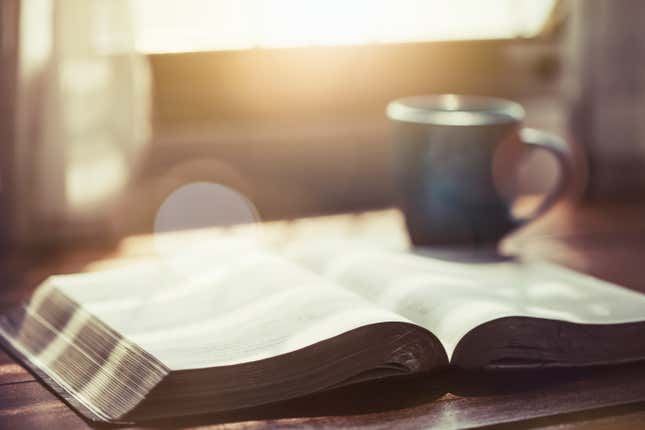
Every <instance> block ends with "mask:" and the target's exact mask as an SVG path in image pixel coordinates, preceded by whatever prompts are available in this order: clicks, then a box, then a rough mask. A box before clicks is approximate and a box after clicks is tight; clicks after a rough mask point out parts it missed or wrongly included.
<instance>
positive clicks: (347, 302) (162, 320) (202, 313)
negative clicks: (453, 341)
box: [51, 246, 407, 370]
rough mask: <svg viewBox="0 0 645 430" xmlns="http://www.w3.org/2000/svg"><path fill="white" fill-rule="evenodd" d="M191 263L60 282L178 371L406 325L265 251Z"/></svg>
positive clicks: (214, 253)
mask: <svg viewBox="0 0 645 430" xmlns="http://www.w3.org/2000/svg"><path fill="white" fill-rule="evenodd" d="M186 258H187V259H189V260H190V261H191V262H192V264H194V266H195V267H194V270H195V272H194V273H195V274H194V276H192V277H190V278H185V277H183V276H177V274H176V273H175V272H173V271H172V266H170V267H169V266H168V265H167V264H164V262H161V261H153V262H149V263H141V264H139V265H137V266H130V267H127V268H123V269H117V270H111V271H105V272H96V273H87V274H81V275H71V276H58V277H54V278H52V279H51V283H52V284H53V285H55V286H56V288H58V289H59V290H60V291H62V292H63V293H64V294H65V295H67V296H68V297H69V298H71V299H72V300H74V301H75V302H77V303H78V304H80V305H81V306H82V307H83V308H84V309H86V310H87V311H89V312H90V313H91V314H93V315H94V316H96V317H97V318H99V319H100V320H102V321H103V322H104V323H105V324H107V325H108V326H110V327H111V328H113V329H114V330H115V331H117V332H118V333H120V334H121V335H123V336H124V337H126V338H127V339H129V340H130V341H132V342H134V343H136V344H137V345H139V346H140V347H142V348H143V349H144V350H146V351H147V352H149V353H151V354H152V355H154V356H155V357H156V358H158V359H159V360H161V361H162V362H163V363H164V364H165V365H166V366H168V367H169V368H171V369H172V370H178V369H189V368H200V367H212V366H224V365H233V364H239V363H243V362H249V361H253V360H260V359H264V358H269V357H272V356H275V355H279V354H283V353H287V352H291V351H295V350H297V349H300V348H303V347H305V346H309V345H311V344H314V343H316V342H320V341H323V340H325V339H329V338H331V337H334V336H337V335H339V334H342V333H345V332H347V331H350V330H352V329H355V328H358V327H361V326H365V325H369V324H374V323H380V322H388V321H407V320H406V319H405V318H403V317H401V316H399V315H397V314H395V313H393V312H391V311H389V310H387V309H385V308H382V307H378V306H375V305H374V304H373V303H371V302H369V301H368V300H366V299H364V298H362V297H360V296H359V295H357V294H355V293H352V292H351V291H349V290H346V289H343V288H339V287H338V286H336V285H335V284H334V283H333V282H331V281H328V280H326V279H325V278H323V277H320V276H319V275H316V274H314V273H312V272H310V271H308V270H306V269H303V268H301V267H298V266H297V265H295V264H293V263H292V262H289V261H287V260H286V259H284V258H281V257H277V256H276V255H273V254H270V253H268V252H265V251H263V250H262V249H261V248H259V247H257V246H250V247H246V248H245V247H235V246H233V247H230V246H226V247H223V248H221V249H211V252H210V253H208V254H207V255H201V256H197V255H188V256H186ZM205 262H206V264H204V263H205ZM182 273H183V272H182Z"/></svg>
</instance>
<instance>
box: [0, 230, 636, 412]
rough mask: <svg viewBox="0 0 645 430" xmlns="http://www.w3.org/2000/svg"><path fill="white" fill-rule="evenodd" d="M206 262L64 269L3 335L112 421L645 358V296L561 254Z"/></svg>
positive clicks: (3, 326) (365, 253) (2, 328)
mask: <svg viewBox="0 0 645 430" xmlns="http://www.w3.org/2000/svg"><path fill="white" fill-rule="evenodd" d="M197 260H198V259H197ZM197 260H195V265H196V267H198V266H199V267H200V270H195V276H192V277H190V278H185V277H181V276H176V275H173V274H172V273H173V272H172V271H170V270H168V267H166V266H165V265H164V263H163V262H161V261H157V262H145V263H140V264H137V265H133V266H129V267H126V268H121V269H115V270H109V271H103V272H96V273H85V274H77V275H67V276H54V277H51V278H49V279H48V280H47V281H46V282H44V283H43V284H42V285H41V286H40V287H39V288H38V289H37V290H36V292H35V293H34V295H33V297H32V298H31V300H30V301H29V303H27V304H26V305H25V306H24V307H21V308H19V309H15V310H14V311H12V312H10V313H8V314H6V315H4V316H3V317H2V319H1V321H0V338H1V339H2V342H3V343H4V344H5V345H6V346H7V347H8V348H9V350H10V351H12V352H13V353H14V354H15V355H16V356H17V357H19V358H20V359H21V360H22V361H23V362H24V363H25V365H26V366H28V367H30V368H31V369H32V370H33V371H34V372H35V373H37V374H38V375H40V377H41V378H42V379H43V380H44V382H45V383H47V384H48V385H50V386H51V387H52V388H53V389H54V390H56V391H57V392H58V393H59V394H60V395H61V396H62V397H63V398H64V399H65V400H67V401H68V403H70V404H71V405H72V406H73V407H74V408H75V409H77V410H78V411H79V412H80V413H81V414H83V415H84V416H86V417H87V418H89V419H92V420H98V421H109V422H131V421H138V420H143V419H150V418H157V417H164V416H177V415H187V414H196V413H205V412H217V411H227V410H232V409H238V408H245V407H252V406H256V405H261V404H266V403H269V402H275V401H279V400H284V399H289V398H294V397H299V396H304V395H307V394H311V393H314V392H318V391H322V390H327V389H330V388H334V387H339V386H343V385H347V384H352V383H356V382H359V381H365V380H371V379H377V378H385V377H389V376H394V375H405V374H414V373H420V372H429V371H433V370H435V369H440V368H443V367H445V366H449V365H452V366H458V367H461V368H465V369H482V370H490V371H512V370H513V369H526V368H545V367H562V366H593V365H605V364H615V363H625V362H632V361H637V360H643V359H645V342H642V337H643V333H645V322H643V320H645V296H643V295H641V294H638V293H635V292H631V291H629V290H626V289H623V288H621V287H618V286H615V285H612V284H609V283H607V282H603V281H600V280H597V279H594V278H591V277H588V276H584V275H581V274H578V273H575V272H572V271H569V270H567V269H564V268H560V267H556V266H554V265H551V264H548V263H543V262H518V261H513V262H496V263H468V264H466V263H456V262H446V261H441V260H437V259H432V258H426V257H423V256H418V255H414V254H411V253H403V252H387V251H382V250H379V249H378V248H375V247H370V246H363V245H356V246H354V245H351V244H349V243H340V242H333V241H330V242H329V243H326V244H325V243H317V244H315V245H314V244H308V245H306V246H300V247H298V246H295V247H290V248H289V249H288V250H286V251H284V252H282V253H281V255H278V254H277V253H275V252H270V251H267V250H263V249H260V248H258V247H253V246H249V247H247V246H244V245H239V246H237V245H235V246H224V247H222V248H221V249H219V250H213V251H212V252H211V253H209V254H208V255H207V256H206V257H204V258H202V259H201V260H200V261H197ZM204 262H206V263H207V264H206V265H204V264H203V263H204Z"/></svg>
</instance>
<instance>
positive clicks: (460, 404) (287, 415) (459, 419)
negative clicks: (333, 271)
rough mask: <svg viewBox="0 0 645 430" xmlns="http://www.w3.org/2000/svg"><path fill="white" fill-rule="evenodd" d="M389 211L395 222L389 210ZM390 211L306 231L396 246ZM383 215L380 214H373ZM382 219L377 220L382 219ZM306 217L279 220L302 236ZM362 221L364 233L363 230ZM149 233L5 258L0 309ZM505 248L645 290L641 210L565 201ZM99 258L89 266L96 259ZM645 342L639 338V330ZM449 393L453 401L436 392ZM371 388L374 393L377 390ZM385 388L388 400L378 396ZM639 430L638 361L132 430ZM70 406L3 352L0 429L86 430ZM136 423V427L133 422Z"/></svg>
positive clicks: (351, 395)
mask: <svg viewBox="0 0 645 430" xmlns="http://www.w3.org/2000/svg"><path fill="white" fill-rule="evenodd" d="M393 214H394V215H393ZM395 214H396V213H395V212H393V211H390V212H387V213H385V214H381V215H379V216H378V217H376V218H377V219H378V221H377V222H374V219H375V217H374V216H373V215H345V216H342V217H341V218H338V217H335V218H324V219H320V220H317V221H315V223H314V224H315V225H316V226H318V227H317V228H316V229H313V230H311V231H310V230H309V227H307V228H306V229H305V230H307V231H308V233H307V234H313V235H315V234H321V232H325V234H328V233H329V231H336V233H338V234H340V235H343V234H345V232H344V230H343V229H347V228H348V227H347V226H352V227H351V228H352V229H357V230H360V231H361V232H362V233H361V234H368V235H375V238H376V240H386V241H388V240H394V241H396V240H400V237H394V236H396V235H397V234H400V232H398V233H397V232H394V231H393V230H391V227H388V226H391V225H393V224H392V223H390V221H392V220H391V219H390V218H393V217H394V218H396V215H395ZM379 217H380V218H379ZM383 220H385V221H386V222H382V221H383ZM314 224H312V223H311V222H310V221H307V222H305V223H304V224H302V222H295V223H294V222H292V223H278V224H274V225H273V227H272V228H273V229H274V230H276V229H277V230H280V229H285V228H286V229H287V230H289V229H291V230H293V229H294V228H295V230H299V231H300V232H302V225H306V226H310V225H314ZM367 225H369V228H363V227H365V226H367ZM150 243H151V239H150V238H149V237H138V238H131V239H127V240H125V241H123V242H122V243H121V245H120V246H118V247H116V248H115V247H112V248H102V247H95V248H87V247H81V248H79V249H73V250H69V249H67V250H64V251H54V252H49V253H46V254H44V255H40V256H35V255H31V256H10V257H9V258H8V259H7V260H6V261H4V262H3V263H2V271H1V272H0V277H1V279H0V281H1V284H0V285H1V286H2V287H1V290H0V292H1V293H0V311H2V310H5V309H7V308H8V307H10V306H12V305H14V304H15V303H17V302H19V301H20V300H22V299H24V298H26V297H27V296H28V295H29V294H30V292H31V291H32V290H33V288H34V287H35V286H36V285H37V284H38V283H39V282H41V281H42V280H43V279H44V278H45V277H47V276H48V275H50V274H54V273H72V272H76V271H79V270H87V269H88V268H96V267H104V266H105V265H107V264H116V263H115V262H117V263H118V262H122V261H123V260H124V259H125V260H126V261H129V260H130V259H136V258H138V257H141V256H144V255H146V254H147V253H148V252H150ZM503 247H504V249H506V250H508V251H510V252H515V253H520V254H522V255H525V256H528V257H532V258H533V257H538V258H548V259H551V260H554V261H557V262H560V263H562V264H565V265H568V266H570V267H572V268H575V269H578V270H581V271H585V272H588V273H591V274H593V275H596V276H599V277H601V278H604V279H607V280H610V281H613V282H616V283H619V284H622V285H625V286H628V287H630V288H633V289H636V290H640V291H643V292H645V206H611V205H605V206H598V205H596V206H588V207H575V206H572V205H569V204H563V205H561V206H560V207H558V208H556V209H554V210H553V211H551V213H550V214H548V215H547V216H546V217H545V218H543V219H542V220H541V221H539V222H537V223H534V224H532V225H530V226H529V227H527V228H525V229H524V230H522V231H520V232H518V233H516V234H515V235H513V236H512V237H511V238H509V239H508V240H507V241H506V242H505V243H504V245H503ZM97 262H98V263H97ZM643 341H645V333H644V334H643ZM446 392H449V393H450V394H445V393H446ZM376 393H378V394H376ZM383 393H385V394H383ZM488 425H498V426H501V427H512V428H536V427H537V428H558V429H569V428H582V427H584V428H598V429H600V428H634V429H636V428H638V429H641V428H643V426H644V425H645V365H630V366H622V367H615V368H596V369H588V370H584V371H576V372H572V371H557V372H549V373H546V374H545V373H541V374H540V373H538V374H522V375H514V376H513V377H512V378H506V377H505V378H499V377H495V378H492V377H487V376H483V375H479V376H477V375H472V374H461V373H459V372H458V371H454V370H450V371H445V372H443V373H438V374H432V375H428V376H426V377H424V378H416V379H414V380H405V379H404V380H393V381H387V380H386V381H378V382H372V383H368V384H364V385H362V386H359V387H348V388H343V389H340V390H336V391H333V392H329V393H323V394H318V395H315V396H311V397H310V398H307V399H299V400H295V401H289V402H284V403H282V404H279V405H272V406H267V407H264V408H257V409H254V410H252V411H239V412H235V413H229V414H225V415H211V416H201V417H191V418H182V419H176V420H164V421H157V422H151V423H145V425H142V426H141V427H136V428H143V427H146V428H161V427H165V428H167V427H172V428H176V427H200V428H215V427H217V428H230V429H241V428H244V429H247V428H265V427H287V428H290V427H296V428H300V427H304V426H307V427H311V428H323V427H368V428H426V427H434V426H436V427H438V428H463V427H479V426H488ZM89 427H90V424H89V423H87V422H85V421H83V420H82V419H81V418H80V417H79V416H78V415H76V414H75V413H74V412H73V411H72V410H71V409H70V408H69V407H67V406H66V405H65V404H64V403H63V402H62V401H60V400H59V399H58V398H57V397H56V396H55V395H54V394H52V393H51V392H50V391H49V390H48V389H47V388H45V387H44V386H43V385H41V383H40V382H39V381H37V380H36V379H35V378H34V377H33V376H32V375H31V374H30V373H28V372H27V371H26V370H24V369H23V368H22V367H21V366H20V365H19V364H17V363H16V362H15V360H13V359H12V358H11V357H10V356H8V355H7V354H6V353H5V352H3V351H2V350H0V428H1V429H5V428H6V429H18V428H51V429H59V428H60V429H81V428H89ZM133 428H135V427H133Z"/></svg>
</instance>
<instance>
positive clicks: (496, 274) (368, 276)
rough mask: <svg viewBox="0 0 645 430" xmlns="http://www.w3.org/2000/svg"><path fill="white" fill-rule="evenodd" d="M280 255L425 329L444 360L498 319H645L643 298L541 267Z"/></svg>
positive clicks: (320, 250) (364, 254)
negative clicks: (477, 329) (475, 330)
mask: <svg viewBox="0 0 645 430" xmlns="http://www.w3.org/2000/svg"><path fill="white" fill-rule="evenodd" d="M287 254H288V255H290V256H291V258H293V259H294V261H297V262H299V263H300V264H302V265H304V266H307V267H309V268H311V269H312V270H315V271H317V272H318V273H321V274H322V275H323V276H326V277H328V278H330V279H333V280H335V281H336V282H338V283H339V284H342V285H344V286H345V287H346V288H347V289H348V290H350V291H352V292H355V293H357V294H359V295H361V296H362V297H364V298H366V299H368V300H370V301H372V302H373V303H375V304H377V305H379V306H383V307H384V308H387V309H389V310H391V311H393V312H396V313H398V314H400V315H402V316H404V317H406V318H408V319H409V320H411V321H413V322H414V323H416V324H418V325H420V326H422V327H425V328H426V329H428V330H430V331H431V332H432V333H434V334H435V335H436V336H437V337H438V338H439V339H440V340H441V342H442V343H443V345H444V348H445V349H446V352H447V353H448V356H449V357H450V356H451V355H452V352H453V351H454V348H455V346H456V345H457V343H458V342H459V340H460V339H461V338H462V337H463V336H464V335H465V334H466V333H467V332H469V331H470V330H472V329H473V328H475V327H477V326H478V325H480V324H483V323H485V322H488V321H491V320H494V319H497V318H502V317H510V316H527V317H535V318H546V319H554V320H563V321H569V322H576V323H587V324H612V323H622V322H634V321H641V320H645V295H643V294H640V293H636V292H633V291H630V290H627V289H625V288H622V287H618V286H615V285H613V284H610V283H607V282H603V281H601V280H598V279H595V278H592V277H589V276H585V275H582V274H579V273H576V272H573V271H570V270H567V269H564V268H561V267H558V266H555V265H553V264H549V263H545V262H518V261H509V262H495V263H461V262H450V261H445V260H440V259H436V258H428V257H423V256H419V255H415V254H412V253H404V252H388V251H384V250H379V249H378V248H375V247H373V246H370V245H361V243H360V242H351V241H344V242H343V241H328V242H325V243H318V244H317V246H312V245H311V244H309V245H307V244H294V245H293V246H292V247H291V248H290V250H288V251H287Z"/></svg>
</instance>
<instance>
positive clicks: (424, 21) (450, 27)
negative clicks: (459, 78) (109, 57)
mask: <svg viewBox="0 0 645 430" xmlns="http://www.w3.org/2000/svg"><path fill="white" fill-rule="evenodd" d="M554 3H555V0H136V1H134V2H133V6H134V10H133V12H134V17H135V28H136V29H137V38H136V40H137V47H138V49H139V50H140V51H142V52H146V53H162V52H187V51H213V50H239V49H252V48H280V47H293V46H316V45H318V46H320V45H323V46H325V45H363V44H369V43H400V42H414V41H435V40H475V39H506V38H516V37H532V36H535V35H536V34H537V33H539V31H540V29H541V28H542V26H543V25H544V23H545V21H546V19H547V17H548V16H549V13H550V11H551V10H552V8H553V6H554Z"/></svg>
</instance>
